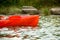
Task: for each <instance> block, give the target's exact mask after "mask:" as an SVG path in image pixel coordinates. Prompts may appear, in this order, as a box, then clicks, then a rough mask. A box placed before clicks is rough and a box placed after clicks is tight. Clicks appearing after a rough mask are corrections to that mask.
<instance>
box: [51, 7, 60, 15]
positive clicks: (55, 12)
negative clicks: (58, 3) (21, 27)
mask: <svg viewBox="0 0 60 40" xmlns="http://www.w3.org/2000/svg"><path fill="white" fill-rule="evenodd" d="M50 12H51V14H53V15H60V8H58V7H57V8H51V9H50Z"/></svg>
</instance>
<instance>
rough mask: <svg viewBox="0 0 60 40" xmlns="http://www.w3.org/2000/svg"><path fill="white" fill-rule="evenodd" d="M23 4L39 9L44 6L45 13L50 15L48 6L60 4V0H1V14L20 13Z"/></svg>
mask: <svg viewBox="0 0 60 40" xmlns="http://www.w3.org/2000/svg"><path fill="white" fill-rule="evenodd" d="M22 6H34V7H36V8H38V9H41V8H43V10H42V11H43V14H44V13H45V14H46V15H48V14H49V9H48V7H52V6H55V7H56V6H60V0H0V14H5V15H6V14H9V13H14V12H15V13H20V8H21V7H22ZM44 7H46V8H44Z"/></svg>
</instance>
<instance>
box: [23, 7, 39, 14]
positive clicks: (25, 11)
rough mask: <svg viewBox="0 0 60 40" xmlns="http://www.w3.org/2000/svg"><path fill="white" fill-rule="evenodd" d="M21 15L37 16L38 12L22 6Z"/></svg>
mask: <svg viewBox="0 0 60 40" xmlns="http://www.w3.org/2000/svg"><path fill="white" fill-rule="evenodd" d="M22 14H39V11H38V10H37V9H36V8H34V7H32V6H23V7H22Z"/></svg>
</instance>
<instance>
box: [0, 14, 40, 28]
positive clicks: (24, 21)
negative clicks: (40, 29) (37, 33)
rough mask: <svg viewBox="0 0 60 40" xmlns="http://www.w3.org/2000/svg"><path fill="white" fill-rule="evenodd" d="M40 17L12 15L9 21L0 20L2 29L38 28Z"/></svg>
mask: <svg viewBox="0 0 60 40" xmlns="http://www.w3.org/2000/svg"><path fill="white" fill-rule="evenodd" d="M38 20H39V16H38V15H25V16H24V15H22V16H19V15H11V16H8V18H7V19H0V28H2V27H9V26H14V27H16V26H31V27H36V26H37V24H38Z"/></svg>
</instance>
